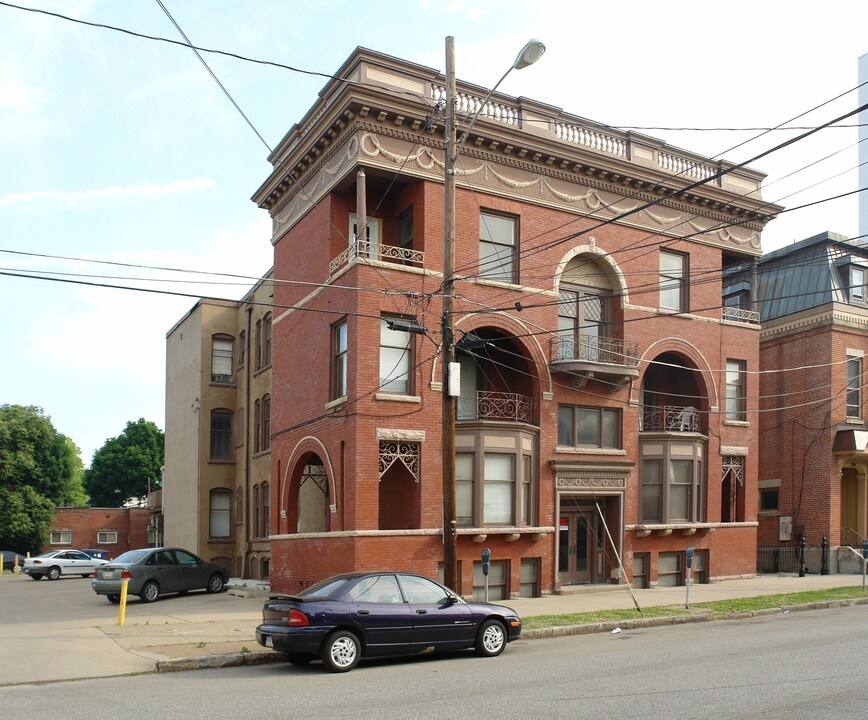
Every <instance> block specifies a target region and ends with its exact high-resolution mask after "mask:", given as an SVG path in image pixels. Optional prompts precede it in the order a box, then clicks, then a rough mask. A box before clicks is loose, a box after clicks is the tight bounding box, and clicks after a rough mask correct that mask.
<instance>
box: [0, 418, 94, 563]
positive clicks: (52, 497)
mask: <svg viewBox="0 0 868 720" xmlns="http://www.w3.org/2000/svg"><path fill="white" fill-rule="evenodd" d="M82 474H83V465H82V462H81V452H80V451H79V449H78V448H77V447H76V445H75V443H73V442H72V440H70V439H69V438H68V437H66V436H65V435H63V434H61V433H59V432H57V430H56V429H55V427H54V425H53V424H52V423H51V419H50V418H49V417H48V416H46V415H45V413H44V412H43V410H42V408H38V407H34V406H24V405H0V546H2V547H8V548H11V549H15V550H18V551H20V552H26V551H31V552H35V551H37V550H41V549H42V546H43V545H44V544H45V543H46V542H47V540H48V531H49V529H50V528H51V524H52V522H54V508H55V505H82V504H84V503H86V502H87V496H86V495H85V492H84V488H83V485H82Z"/></svg>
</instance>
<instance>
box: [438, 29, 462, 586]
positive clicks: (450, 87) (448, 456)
mask: <svg viewBox="0 0 868 720" xmlns="http://www.w3.org/2000/svg"><path fill="white" fill-rule="evenodd" d="M454 98H455V38H453V37H452V36H449V37H447V38H446V127H445V136H446V152H445V153H444V160H443V317H442V323H441V325H442V328H441V329H442V333H443V334H442V343H443V352H442V355H441V359H442V361H443V432H442V445H443V463H442V464H443V581H444V583H445V585H446V587H448V588H452V589H457V588H458V556H457V545H458V528H457V525H456V519H455V396H454V395H453V394H452V387H451V382H450V381H451V377H452V375H451V369H452V363H453V362H454V361H455V345H454V340H455V338H454V335H455V318H454V316H453V314H452V310H453V306H454V292H455V286H454V278H453V275H454V274H455V161H456V160H457V158H456V156H455V142H456V132H455V101H454Z"/></svg>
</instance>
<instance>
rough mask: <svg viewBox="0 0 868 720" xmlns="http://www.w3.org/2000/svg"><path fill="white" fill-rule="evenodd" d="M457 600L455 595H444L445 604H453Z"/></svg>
mask: <svg viewBox="0 0 868 720" xmlns="http://www.w3.org/2000/svg"><path fill="white" fill-rule="evenodd" d="M457 602H458V596H457V595H452V594H449V595H447V596H446V604H447V605H454V604H455V603H457Z"/></svg>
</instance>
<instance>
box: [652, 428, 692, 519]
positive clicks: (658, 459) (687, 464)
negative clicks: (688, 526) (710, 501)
mask: <svg viewBox="0 0 868 720" xmlns="http://www.w3.org/2000/svg"><path fill="white" fill-rule="evenodd" d="M642 454H643V460H642V464H641V466H640V483H641V494H640V503H641V508H640V517H641V522H644V523H680V522H701V521H702V519H703V517H704V514H705V513H704V510H703V508H704V506H703V503H704V498H705V494H704V489H705V474H704V465H703V462H702V458H703V454H704V444H701V443H656V442H655V443H647V444H643V447H642Z"/></svg>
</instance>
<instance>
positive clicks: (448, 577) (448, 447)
mask: <svg viewBox="0 0 868 720" xmlns="http://www.w3.org/2000/svg"><path fill="white" fill-rule="evenodd" d="M545 50H546V46H545V45H543V44H542V43H541V42H540V41H539V40H529V41H528V42H527V43H526V44H525V46H524V47H523V48H522V49H521V52H519V54H518V55H517V56H516V58H515V61H514V62H513V63H512V66H511V67H509V68H508V69H507V71H506V72H505V73H503V75H502V76H501V78H500V80H498V81H497V82H496V83H495V85H494V87H492V88H491V90H489V92H488V95H486V96H485V99H484V100H483V101H482V102H481V103H480V105H479V107H478V108H477V110H476V112H475V113H474V114H473V117H472V118H471V119H470V123H469V124H468V125H467V128H466V129H465V130H464V134H463V135H462V136H461V142H460V143H457V144H456V139H457V134H456V131H455V94H456V90H455V38H453V37H451V36H450V37H447V38H446V126H445V136H446V152H445V158H444V161H443V176H444V177H443V228H444V230H443V316H442V318H441V329H442V332H443V357H442V361H443V428H442V445H443V565H444V568H443V579H444V582H445V584H446V586H447V587H450V588H457V587H458V556H457V541H458V528H457V524H456V519H455V398H456V397H457V396H458V394H459V392H460V387H459V384H460V380H459V375H458V369H457V367H453V366H455V365H456V363H455V344H454V334H455V320H454V318H453V315H452V310H453V305H454V299H455V295H454V290H455V288H454V283H455V278H454V277H453V276H454V274H455V163H456V161H457V160H458V155H459V153H460V152H461V148H462V146H463V145H464V141H465V140H466V139H467V135H468V133H470V129H471V128H472V127H473V123H475V122H476V118H478V117H479V114H480V113H481V112H482V110H483V108H485V106H486V105H487V104H488V100H489V98H490V97H491V96H492V95H493V94H494V91H495V90H497V88H498V87H499V86H500V83H502V82H503V81H504V79H505V78H506V76H507V75H509V73H510V72H512V71H513V70H521V69H522V68H526V67H527V66H528V65H532V64H533V63H535V62H536V61H537V60H539V59H540V58H541V57H542V55H543V53H544V52H545Z"/></svg>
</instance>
